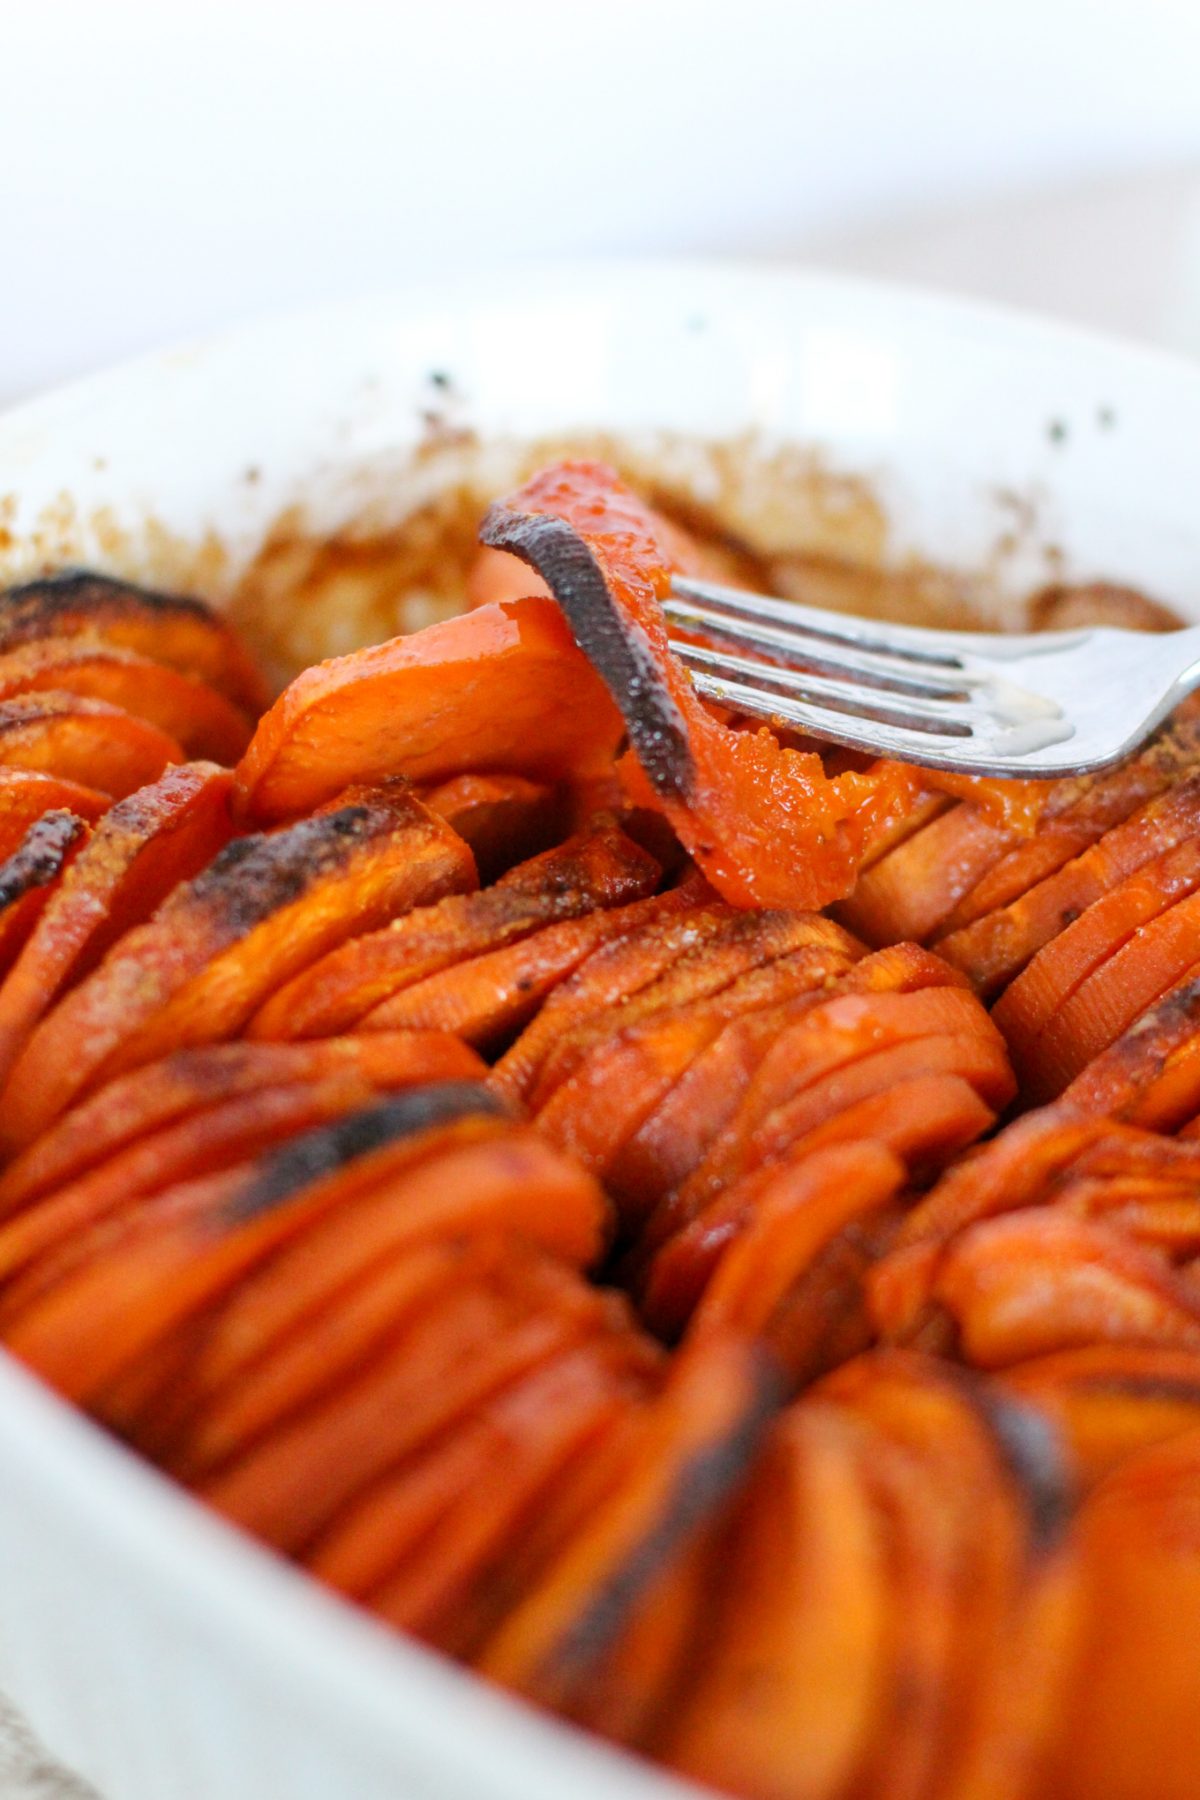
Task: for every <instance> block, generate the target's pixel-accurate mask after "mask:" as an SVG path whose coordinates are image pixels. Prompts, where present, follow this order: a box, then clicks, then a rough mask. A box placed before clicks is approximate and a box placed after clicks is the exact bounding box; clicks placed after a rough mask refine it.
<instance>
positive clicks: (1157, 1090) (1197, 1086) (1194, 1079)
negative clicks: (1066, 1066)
mask: <svg viewBox="0 0 1200 1800" xmlns="http://www.w3.org/2000/svg"><path fill="white" fill-rule="evenodd" d="M1198 1104H1200V963H1197V965H1196V966H1195V967H1194V968H1192V969H1191V970H1189V971H1188V973H1187V975H1185V977H1184V979H1183V980H1182V981H1181V982H1180V983H1179V984H1178V986H1176V987H1174V988H1173V989H1172V990H1171V991H1170V993H1168V994H1166V995H1164V997H1163V998H1162V999H1161V1000H1159V1001H1158V1002H1157V1003H1156V1004H1155V1005H1154V1006H1151V1007H1150V1008H1149V1009H1148V1010H1147V1011H1146V1012H1144V1013H1142V1015H1141V1017H1140V1018H1138V1019H1136V1020H1135V1021H1134V1023H1133V1024H1132V1025H1131V1026H1130V1027H1129V1029H1128V1030H1127V1031H1125V1032H1124V1033H1122V1035H1121V1036H1120V1037H1119V1038H1117V1040H1116V1042H1115V1043H1113V1044H1111V1045H1110V1046H1109V1047H1108V1049H1107V1050H1104V1051H1102V1052H1101V1053H1100V1055H1098V1056H1096V1057H1094V1058H1093V1060H1092V1061H1091V1062H1090V1063H1088V1065H1087V1066H1086V1067H1085V1068H1084V1069H1083V1070H1082V1072H1081V1073H1080V1074H1078V1075H1077V1076H1076V1077H1075V1079H1074V1081H1072V1082H1071V1084H1070V1086H1069V1087H1068V1088H1067V1089H1066V1090H1065V1092H1064V1093H1063V1095H1062V1097H1061V1100H1059V1101H1058V1102H1056V1105H1057V1106H1058V1107H1059V1108H1060V1109H1061V1111H1062V1112H1064V1113H1065V1114H1068V1115H1080V1114H1083V1115H1086V1116H1089V1117H1093V1118H1094V1117H1097V1116H1098V1115H1100V1114H1109V1115H1111V1116H1112V1117H1113V1118H1119V1119H1127V1120H1128V1121H1129V1122H1130V1123H1131V1124H1136V1125H1143V1126H1146V1127H1148V1128H1150V1129H1151V1130H1155V1131H1170V1130H1172V1129H1173V1128H1174V1127H1175V1126H1176V1125H1178V1124H1179V1123H1180V1122H1181V1121H1182V1120H1184V1119H1186V1118H1189V1117H1190V1116H1191V1114H1192V1113H1193V1112H1194V1111H1195V1110H1196V1107H1197V1105H1198Z"/></svg>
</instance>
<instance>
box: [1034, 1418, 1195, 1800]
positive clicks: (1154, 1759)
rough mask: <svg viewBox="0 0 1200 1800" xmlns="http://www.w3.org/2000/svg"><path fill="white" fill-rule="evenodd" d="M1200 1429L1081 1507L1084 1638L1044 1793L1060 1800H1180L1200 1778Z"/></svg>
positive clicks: (1117, 1474) (1124, 1472)
mask: <svg viewBox="0 0 1200 1800" xmlns="http://www.w3.org/2000/svg"><path fill="white" fill-rule="evenodd" d="M1198 1492H1200V1433H1197V1432H1195V1431H1193V1432H1189V1433H1186V1434H1184V1435H1182V1436H1179V1437H1175V1438H1172V1439H1171V1440H1170V1441H1169V1442H1167V1443H1163V1444H1156V1445H1154V1446H1153V1447H1151V1448H1149V1449H1147V1450H1144V1451H1142V1452H1141V1453H1140V1454H1139V1455H1137V1456H1135V1457H1133V1458H1131V1459H1130V1460H1129V1461H1128V1462H1127V1463H1125V1464H1124V1465H1123V1466H1121V1467H1119V1468H1117V1469H1115V1470H1114V1471H1113V1473H1112V1474H1111V1475H1110V1476H1109V1477H1108V1479H1107V1480H1106V1481H1103V1482H1102V1483H1101V1484H1100V1486H1099V1487H1098V1488H1097V1489H1096V1490H1095V1492H1094V1493H1093V1494H1091V1495H1090V1496H1089V1498H1088V1500H1087V1501H1086V1503H1085V1505H1084V1506H1083V1508H1082V1510H1081V1513H1080V1518H1079V1529H1078V1539H1079V1547H1080V1556H1081V1561H1082V1572H1083V1583H1084V1592H1085V1596H1086V1599H1085V1604H1084V1607H1083V1622H1082V1643H1081V1646H1080V1650H1079V1654H1078V1656H1077V1658H1076V1659H1075V1661H1074V1667H1073V1671H1072V1681H1071V1690H1070V1694H1069V1697H1068V1704H1067V1707H1066V1711H1065V1717H1064V1720H1063V1725H1062V1730H1061V1733H1060V1735H1059V1738H1058V1743H1057V1747H1056V1748H1057V1754H1056V1756H1055V1758H1054V1762H1053V1765H1052V1767H1051V1769H1050V1770H1049V1771H1048V1785H1047V1790H1046V1791H1047V1792H1050V1793H1053V1794H1055V1795H1062V1796H1063V1800H1141V1797H1142V1796H1143V1795H1145V1794H1148V1793H1153V1794H1154V1796H1155V1800H1190V1796H1191V1795H1193V1794H1194V1793H1195V1792H1196V1789H1197V1782H1198V1781H1200V1750H1198V1747H1197V1741H1196V1733H1195V1730H1194V1722H1195V1717H1196V1708H1197V1704H1200V1672H1198V1670H1197V1663H1196V1656H1195V1645H1194V1642H1193V1640H1192V1634H1191V1631H1190V1629H1189V1628H1188V1621H1189V1620H1190V1619H1191V1618H1192V1617H1193V1616H1194V1609H1195V1607H1196V1606H1197V1604H1200V1554H1198V1549H1197V1543H1198V1540H1197V1505H1196V1496H1197V1493H1198Z"/></svg>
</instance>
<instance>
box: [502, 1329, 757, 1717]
mask: <svg viewBox="0 0 1200 1800" xmlns="http://www.w3.org/2000/svg"><path fill="white" fill-rule="evenodd" d="M776 1391H777V1390H776V1380H775V1376H774V1374H773V1372H772V1371H771V1370H770V1368H769V1367H768V1366H767V1365H766V1364H765V1363H764V1362H763V1360H762V1359H761V1357H760V1356H758V1355H757V1354H756V1353H754V1352H753V1351H751V1350H750V1349H748V1348H747V1346H746V1345H745V1344H743V1343H741V1342H738V1341H737V1340H733V1341H731V1340H729V1339H727V1338H724V1337H719V1336H716V1335H714V1336H711V1337H708V1338H706V1339H705V1340H704V1341H703V1343H698V1344H696V1345H693V1346H691V1348H690V1349H689V1351H688V1352H687V1353H686V1354H685V1355H683V1356H681V1357H680V1358H677V1359H676V1361H675V1364H674V1366H673V1368H672V1371H671V1376H670V1379H669V1381H668V1383H667V1385H666V1387H665V1388H664V1391H663V1393H662V1395H661V1397H660V1398H659V1399H658V1400H657V1401H656V1403H655V1404H654V1405H653V1406H652V1407H651V1408H650V1409H649V1411H648V1412H647V1414H646V1416H645V1418H644V1419H643V1420H642V1421H641V1422H640V1424H639V1426H638V1429H637V1435H636V1439H635V1443H634V1446H633V1448H632V1450H631V1453H630V1454H629V1456H628V1460H627V1463H626V1466H625V1469H624V1472H623V1474H622V1477H621V1479H620V1480H619V1481H618V1482H617V1484H616V1486H615V1488H614V1489H613V1490H612V1491H611V1492H610V1493H609V1494H607V1495H606V1496H605V1497H604V1498H603V1499H602V1500H601V1501H600V1502H599V1504H598V1505H596V1506H595V1507H594V1508H593V1509H592V1510H591V1512H590V1514H589V1516H588V1517H587V1518H586V1520H585V1521H584V1522H582V1523H581V1525H580V1527H579V1529H578V1530H577V1531H576V1532H575V1533H574V1534H573V1536H572V1538H571V1540H570V1541H569V1542H568V1543H567V1545H566V1546H565V1547H564V1548H563V1549H562V1550H561V1552H560V1553H559V1554H558V1555H557V1556H556V1557H554V1558H553V1559H551V1561H550V1562H549V1564H548V1566H547V1567H545V1568H544V1569H543V1570H542V1571H541V1572H540V1574H539V1576H538V1578H537V1579H536V1580H535V1581H533V1582H532V1583H531V1584H530V1585H529V1586H528V1587H527V1588H526V1590H525V1592H524V1593H523V1595H522V1596H521V1597H520V1598H519V1600H518V1602H517V1604H516V1605H515V1606H514V1608H513V1609H512V1611H511V1612H510V1613H509V1615H508V1617H507V1618H506V1619H505V1621H504V1622H503V1624H502V1625H501V1626H500V1628H499V1630H498V1631H497V1632H496V1633H495V1634H494V1635H493V1637H492V1638H491V1640H490V1642H489V1643H487V1644H486V1645H485V1646H484V1648H483V1650H482V1652H481V1654H480V1655H479V1656H478V1658H477V1659H476V1663H477V1667H479V1669H480V1670H481V1671H482V1672H483V1673H484V1674H486V1675H488V1676H489V1677H490V1678H491V1679H492V1680H495V1681H499V1682H501V1683H503V1684H504V1685H506V1686H509V1687H513V1688H516V1689H517V1690H518V1691H519V1692H521V1693H523V1694H525V1695H527V1696H529V1697H530V1698H535V1699H539V1700H541V1701H542V1702H543V1703H545V1704H549V1705H553V1706H557V1707H560V1708H563V1709H565V1710H568V1711H570V1710H573V1709H574V1708H575V1707H578V1706H580V1705H582V1704H583V1703H584V1702H585V1700H586V1697H587V1692H588V1688H589V1686H590V1684H591V1683H592V1681H593V1680H594V1679H595V1678H596V1676H597V1672H598V1671H601V1670H602V1669H603V1666H604V1664H605V1662H606V1661H607V1659H608V1658H609V1657H610V1656H611V1655H612V1654H613V1653H614V1650H615V1649H616V1648H617V1647H618V1646H619V1642H620V1639H621V1638H622V1636H623V1635H624V1633H625V1632H626V1631H627V1630H628V1629H629V1628H630V1625H631V1623H632V1622H633V1621H634V1619H635V1618H636V1616H637V1613H638V1611H639V1609H640V1607H641V1604H642V1602H643V1600H644V1598H645V1595H646V1592H647V1589H649V1588H650V1587H651V1586H652V1585H653V1583H654V1582H655V1579H656V1578H661V1577H662V1575H663V1572H664V1570H665V1569H667V1568H669V1566H670V1564H671V1563H673V1562H674V1561H675V1560H676V1559H677V1558H680V1557H683V1556H686V1554H687V1552H688V1550H689V1548H690V1547H691V1546H692V1545H693V1544H694V1543H695V1542H696V1540H697V1538H698V1536H699V1535H700V1534H701V1533H702V1532H703V1531H704V1529H705V1528H706V1527H707V1526H709V1524H710V1522H712V1521H713V1520H714V1519H719V1518H720V1517H721V1514H722V1512H723V1510H724V1507H725V1505H726V1504H727V1502H728V1500H729V1498H730V1496H731V1495H732V1493H733V1492H734V1491H735V1490H736V1487H737V1484H738V1483H739V1482H740V1480H741V1478H742V1474H743V1471H744V1470H745V1468H746V1466H747V1464H748V1463H749V1461H750V1459H751V1457H752V1456H753V1454H754V1452H755V1449H756V1447H757V1445H758V1442H759V1439H760V1437H761V1435H762V1432H763V1429H764V1427H765V1426H766V1424H767V1422H768V1420H769V1418H770V1416H771V1414H772V1412H773V1411H774V1408H775V1402H776Z"/></svg>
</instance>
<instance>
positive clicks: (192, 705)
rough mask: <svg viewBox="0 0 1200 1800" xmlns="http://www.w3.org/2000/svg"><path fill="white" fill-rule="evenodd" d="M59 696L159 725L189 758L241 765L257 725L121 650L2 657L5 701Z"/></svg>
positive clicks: (187, 679) (48, 642)
mask: <svg viewBox="0 0 1200 1800" xmlns="http://www.w3.org/2000/svg"><path fill="white" fill-rule="evenodd" d="M47 688H52V689H54V690H55V691H56V692H58V693H66V694H79V695H82V696H84V697H85V698H87V699H90V700H103V701H106V702H107V703H108V704H109V705H110V706H116V707H118V708H120V709H121V711H123V712H127V713H131V714H132V715H133V717H134V718H137V719H144V720H145V721H146V722H147V724H150V725H156V726H157V727H158V729H159V730H160V731H163V732H165V733H166V735H167V736H168V737H170V738H172V739H173V740H174V741H175V742H177V743H178V744H180V745H181V746H182V748H183V750H184V753H185V754H186V755H188V756H198V757H211V758H212V760H213V761H214V762H219V763H230V764H232V763H235V762H236V761H237V759H238V757H239V756H241V754H242V752H243V751H244V750H245V748H246V746H247V744H248V743H249V742H250V736H251V732H252V730H253V722H252V720H251V719H250V718H249V717H248V715H247V714H246V713H245V712H243V711H242V710H241V709H240V708H239V707H236V706H234V704H233V702H232V701H230V700H227V699H226V698H225V696H224V695H223V694H221V693H219V692H218V691H217V689H216V688H213V687H210V686H209V685H208V683H207V682H204V681H199V680H197V679H196V678H195V677H194V676H191V675H184V674H182V673H181V672H180V671H179V670H178V669H173V668H171V667H170V666H169V665H168V664H166V663H162V662H155V661H153V660H151V658H150V657H147V656H139V655H138V654H137V653H136V651H133V650H126V649H123V648H122V647H121V646H120V645H117V644H106V643H103V642H96V641H94V640H92V639H89V638H85V637H60V638H42V639H39V640H37V641H36V642H34V643H29V644H22V645H21V646H20V647H19V648H18V649H15V650H8V651H6V652H4V653H3V654H0V701H6V700H11V699H13V698H15V697H16V696H17V695H20V694H32V693H38V692H41V691H42V690H44V689H47Z"/></svg>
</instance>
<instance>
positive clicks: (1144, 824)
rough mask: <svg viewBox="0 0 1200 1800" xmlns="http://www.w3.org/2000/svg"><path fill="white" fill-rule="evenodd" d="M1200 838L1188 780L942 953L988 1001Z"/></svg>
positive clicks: (1199, 790) (951, 938) (962, 932)
mask: <svg viewBox="0 0 1200 1800" xmlns="http://www.w3.org/2000/svg"><path fill="white" fill-rule="evenodd" d="M1198 834H1200V776H1194V775H1193V776H1188V777H1185V778H1184V779H1183V780H1181V781H1179V782H1178V783H1176V784H1175V785H1173V786H1172V787H1169V788H1168V789H1167V791H1166V792H1165V793H1164V794H1161V795H1160V796H1159V797H1158V798H1157V799H1156V800H1153V801H1151V802H1150V804H1149V805H1148V806H1145V807H1143V808H1141V810H1140V811H1138V812H1136V813H1134V814H1132V815H1131V817H1130V818H1128V819H1127V820H1125V821H1124V822H1123V823H1121V824H1120V825H1116V826H1114V827H1113V828H1112V830H1111V831H1107V832H1105V834H1104V836H1103V837H1102V838H1100V839H1099V840H1098V841H1097V842H1096V843H1095V844H1094V845H1092V846H1091V848H1090V849H1088V850H1085V851H1084V852H1083V853H1082V855H1080V856H1077V857H1075V858H1074V859H1073V860H1072V861H1071V862H1069V863H1067V864H1066V865H1065V866H1064V867H1063V868H1061V869H1059V870H1058V871H1056V873H1054V874H1053V875H1049V876H1047V877H1046V878H1045V879H1044V880H1042V881H1039V882H1037V883H1035V884H1034V885H1033V886H1032V887H1029V888H1027V889H1026V890H1025V891H1024V892H1023V893H1022V894H1021V895H1020V896H1019V897H1018V898H1017V899H1016V900H1013V901H1011V902H1009V903H1008V904H1007V905H1005V906H1004V907H1000V908H997V909H996V910H994V911H991V912H988V913H985V914H984V915H983V916H982V917H981V918H979V919H977V920H976V921H975V922H974V923H973V924H970V925H966V926H963V927H961V928H960V929H959V930H957V931H953V932H950V933H949V934H948V935H947V936H945V937H943V938H941V939H939V940H938V943H937V949H938V952H939V954H940V955H942V956H944V957H945V958H946V959H947V961H948V962H952V963H953V964H954V965H955V967H956V968H961V969H962V970H963V971H964V972H965V973H966V974H967V975H968V976H969V977H970V979H971V983H972V985H973V986H974V987H975V989H976V990H977V992H979V993H981V994H983V995H984V996H985V997H990V996H992V995H993V994H995V993H997V992H999V991H1000V989H1002V988H1004V987H1006V986H1007V985H1008V983H1009V982H1011V981H1012V980H1013V979H1014V978H1015V977H1017V976H1019V975H1020V973H1021V971H1022V970H1023V969H1024V968H1025V967H1026V965H1027V964H1028V963H1029V962H1030V960H1031V958H1033V957H1035V956H1036V955H1037V953H1038V951H1039V950H1041V949H1042V948H1043V947H1044V946H1045V945H1047V944H1049V943H1050V941H1051V940H1052V939H1053V938H1055V937H1056V936H1057V934H1058V933H1060V932H1062V931H1063V930H1064V929H1066V928H1067V927H1068V926H1069V925H1070V924H1071V923H1072V922H1073V921H1074V920H1075V919H1077V918H1078V917H1079V916H1080V915H1081V914H1082V913H1083V912H1085V911H1086V910H1087V908H1088V907H1090V906H1091V905H1092V904H1093V903H1094V902H1095V901H1098V900H1099V899H1101V898H1102V897H1103V896H1104V895H1105V894H1108V893H1109V892H1110V891H1111V890H1112V889H1113V888H1115V887H1117V886H1118V885H1119V884H1120V883H1121V882H1123V881H1124V880H1125V879H1126V878H1127V877H1128V876H1130V875H1132V874H1134V872H1135V871H1136V870H1138V869H1142V868H1143V867H1145V865H1147V864H1154V863H1157V862H1159V861H1160V859H1162V858H1163V857H1165V855H1166V854H1167V852H1169V851H1171V850H1174V849H1175V848H1176V846H1177V845H1183V844H1185V843H1187V842H1189V841H1191V840H1194V838H1195V837H1196V836H1197V835H1198Z"/></svg>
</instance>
